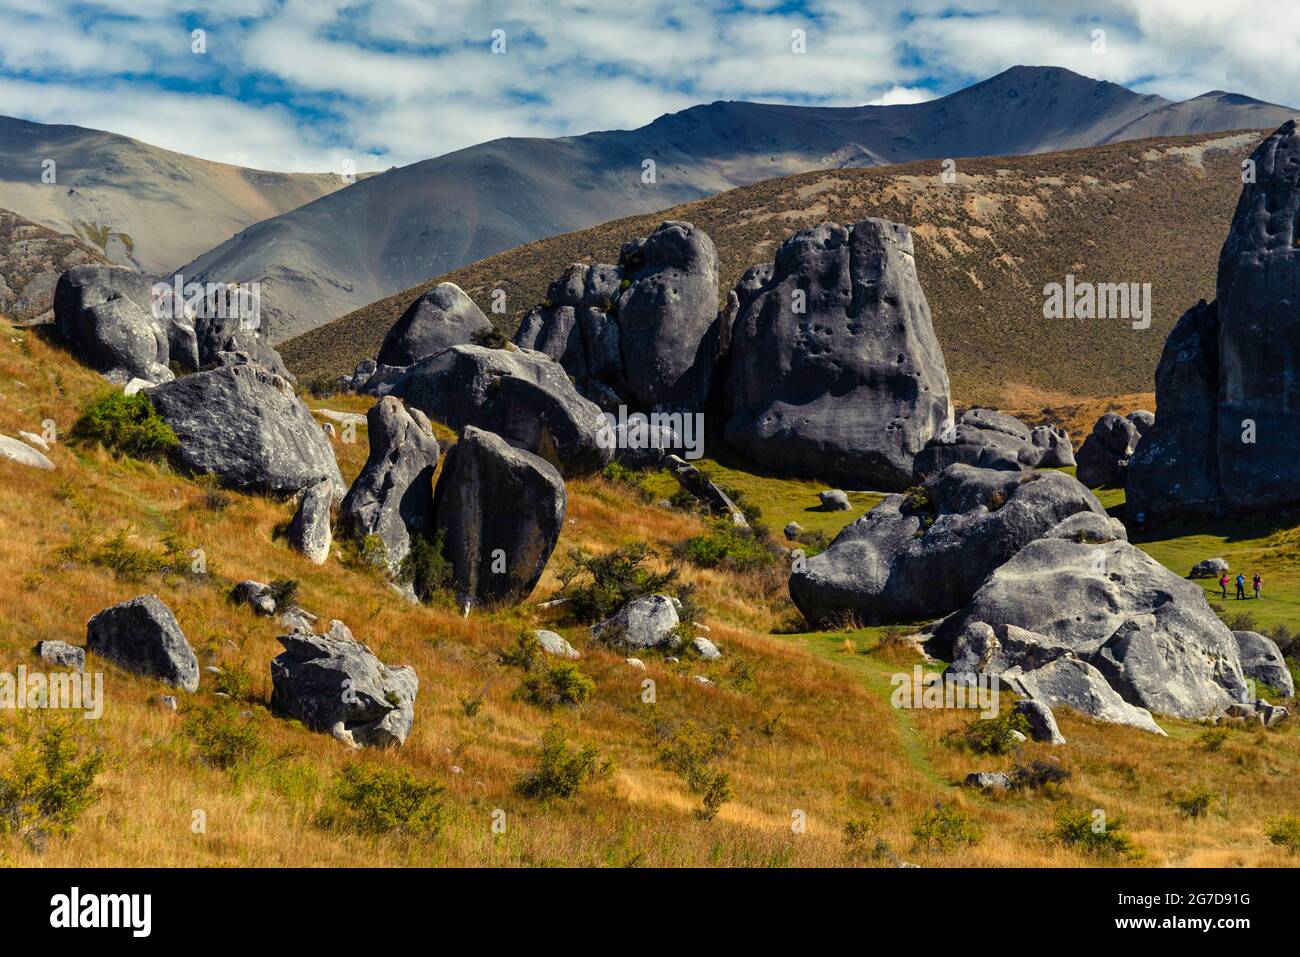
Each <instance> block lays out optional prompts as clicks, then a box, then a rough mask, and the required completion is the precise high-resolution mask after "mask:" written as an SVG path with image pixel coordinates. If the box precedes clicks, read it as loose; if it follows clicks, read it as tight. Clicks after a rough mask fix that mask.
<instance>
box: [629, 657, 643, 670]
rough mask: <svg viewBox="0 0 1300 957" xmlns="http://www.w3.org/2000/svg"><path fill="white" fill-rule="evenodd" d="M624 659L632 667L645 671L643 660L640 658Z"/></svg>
mask: <svg viewBox="0 0 1300 957" xmlns="http://www.w3.org/2000/svg"><path fill="white" fill-rule="evenodd" d="M624 660H625V661H626V662H627V663H628V664H629V665H631V666H632V667H633V668H640V669H641V670H642V671H645V662H644V661H642V660H641V659H640V658H627V659H624Z"/></svg>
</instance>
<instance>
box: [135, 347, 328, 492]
mask: <svg viewBox="0 0 1300 957" xmlns="http://www.w3.org/2000/svg"><path fill="white" fill-rule="evenodd" d="M145 394H146V395H147V396H148V398H149V401H150V402H151V403H153V406H154V408H155V409H157V410H158V414H159V415H161V416H162V418H163V420H164V421H165V422H166V423H167V424H168V425H169V426H171V428H172V431H174V432H175V433H176V437H177V438H178V439H180V446H179V448H178V449H177V452H176V457H177V459H178V460H179V461H180V463H181V465H182V466H183V467H184V468H185V469H186V470H187V471H190V472H193V473H196V474H199V475H203V474H206V473H209V472H210V473H212V474H213V475H215V476H216V477H217V478H218V480H220V482H221V484H223V485H225V486H227V487H229V488H236V489H240V490H241V491H257V492H264V493H268V494H272V495H278V496H290V495H293V494H295V493H296V492H298V491H299V490H301V489H304V488H307V487H308V486H311V485H315V484H317V483H318V482H321V481H328V482H329V483H330V487H331V489H332V490H333V495H334V497H335V498H336V499H337V498H341V497H342V495H343V491H344V485H343V477H342V475H340V474H339V467H338V463H337V462H336V461H335V460H334V449H333V447H332V446H331V445H330V441H329V439H328V438H327V437H326V436H325V434H324V433H323V432H322V431H321V430H320V426H319V425H317V424H316V420H315V419H314V418H313V417H312V414H311V410H310V409H308V408H307V405H306V404H305V403H304V402H303V401H302V400H301V399H299V398H298V397H297V396H295V395H294V394H293V390H292V388H290V386H289V385H288V383H287V382H286V381H285V380H284V379H282V378H280V377H279V376H277V375H275V374H274V373H272V372H269V371H267V370H266V369H265V368H263V367H262V366H260V365H257V364H255V363H251V362H236V363H234V364H231V365H222V366H218V367H217V368H214V369H209V370H207V371H205V372H196V373H194V374H193V375H187V376H184V377H183V378H180V379H177V380H176V381H175V382H168V383H165V384H163V385H160V386H158V387H157V388H154V389H150V390H149V391H148V392H146V393H145Z"/></svg>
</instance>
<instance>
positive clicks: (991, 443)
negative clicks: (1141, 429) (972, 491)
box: [913, 409, 1075, 478]
mask: <svg viewBox="0 0 1300 957" xmlns="http://www.w3.org/2000/svg"><path fill="white" fill-rule="evenodd" d="M958 463H960V464H963V465H973V466H976V467H977V468H985V469H1004V470H1008V471H1017V470H1020V469H1029V468H1040V467H1041V468H1061V467H1064V466H1069V465H1074V464H1075V463H1074V450H1073V448H1072V447H1071V445H1070V436H1069V433H1067V432H1066V431H1065V430H1064V429H1060V428H1057V427H1055V426H1048V425H1043V426H1039V427H1037V428H1034V429H1030V428H1029V427H1028V426H1027V425H1025V424H1024V423H1023V422H1021V421H1020V420H1019V419H1017V418H1015V417H1014V416H1011V415H1008V414H1006V413H1005V412H998V411H995V410H993V409H969V410H967V411H966V412H964V413H963V414H962V417H961V419H960V421H959V422H958V423H957V426H956V427H955V428H954V429H952V430H950V431H946V432H944V433H943V434H942V435H938V436H936V437H935V438H933V439H931V440H930V441H929V442H928V443H926V446H925V448H924V449H922V450H921V451H920V453H918V454H917V456H916V461H915V462H914V463H913V469H914V471H915V473H916V476H917V477H918V478H924V477H925V476H928V475H934V474H936V473H938V472H942V471H943V470H944V469H946V468H947V467H948V466H949V465H956V464H958Z"/></svg>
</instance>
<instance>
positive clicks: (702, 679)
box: [695, 675, 713, 685]
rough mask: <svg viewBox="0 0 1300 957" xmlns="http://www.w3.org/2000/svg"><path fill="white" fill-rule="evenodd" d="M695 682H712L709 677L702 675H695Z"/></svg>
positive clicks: (708, 683)
mask: <svg viewBox="0 0 1300 957" xmlns="http://www.w3.org/2000/svg"><path fill="white" fill-rule="evenodd" d="M695 683H696V684H701V685H711V684H713V682H712V680H710V679H709V678H706V677H705V676H704V675H696V676H695Z"/></svg>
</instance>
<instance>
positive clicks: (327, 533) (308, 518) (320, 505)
mask: <svg viewBox="0 0 1300 957" xmlns="http://www.w3.org/2000/svg"><path fill="white" fill-rule="evenodd" d="M333 494H334V489H333V486H332V485H330V483H329V481H328V480H324V481H320V482H317V483H316V484H315V485H313V486H311V487H309V488H308V489H306V490H305V491H304V492H303V493H302V498H301V499H299V501H298V508H297V510H295V511H294V513H293V519H292V520H291V521H290V522H289V529H288V531H287V532H286V533H285V538H286V539H287V540H288V542H289V547H290V548H293V549H294V550H295V551H298V552H301V553H302V555H303V557H304V558H306V559H307V560H308V561H309V562H311V563H312V564H314V565H324V564H325V560H326V559H327V558H329V557H330V545H331V544H333V542H334V533H333V531H332V530H331V529H330V504H331V499H332V497H333Z"/></svg>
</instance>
